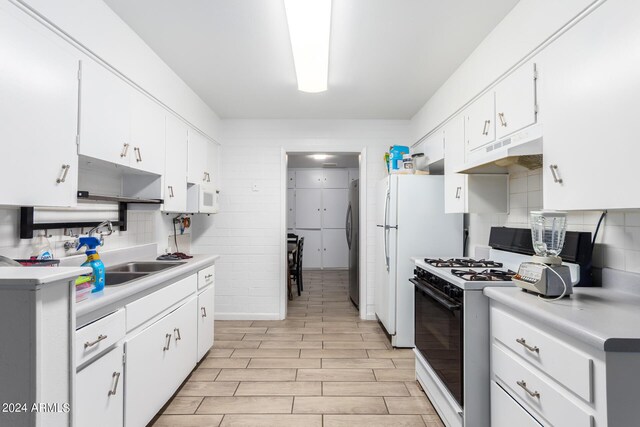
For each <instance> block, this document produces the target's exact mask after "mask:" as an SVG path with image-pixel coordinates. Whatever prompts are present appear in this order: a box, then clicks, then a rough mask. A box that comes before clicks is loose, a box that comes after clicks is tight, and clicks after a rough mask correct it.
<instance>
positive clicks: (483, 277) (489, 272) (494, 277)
mask: <svg viewBox="0 0 640 427" xmlns="http://www.w3.org/2000/svg"><path fill="white" fill-rule="evenodd" d="M451 274H453V275H454V276H457V277H460V278H462V279H464V280H467V281H469V282H508V281H510V280H511V278H512V277H513V276H515V274H516V272H515V271H512V270H496V269H493V268H492V269H486V270H482V271H474V270H459V269H455V268H454V269H453V270H451Z"/></svg>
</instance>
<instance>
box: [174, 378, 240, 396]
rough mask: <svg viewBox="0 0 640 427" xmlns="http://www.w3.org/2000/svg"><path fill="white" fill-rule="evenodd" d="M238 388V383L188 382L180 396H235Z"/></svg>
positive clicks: (181, 390) (179, 393)
mask: <svg viewBox="0 0 640 427" xmlns="http://www.w3.org/2000/svg"><path fill="white" fill-rule="evenodd" d="M237 388H238V383H237V382H211V381H188V382H186V383H185V384H184V386H182V388H181V389H180V391H179V392H178V396H191V397H197V396H233V394H234V393H235V391H236V389H237Z"/></svg>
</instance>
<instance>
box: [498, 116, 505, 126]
mask: <svg viewBox="0 0 640 427" xmlns="http://www.w3.org/2000/svg"><path fill="white" fill-rule="evenodd" d="M498 118H499V119H500V126H502V127H505V128H506V127H507V121H506V120H505V119H504V113H498Z"/></svg>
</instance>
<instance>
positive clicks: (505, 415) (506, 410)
mask: <svg viewBox="0 0 640 427" xmlns="http://www.w3.org/2000/svg"><path fill="white" fill-rule="evenodd" d="M491 426H492V427H512V426H519V427H540V426H541V424H540V423H538V422H537V421H536V420H535V418H533V417H532V416H531V414H529V413H528V412H527V411H525V410H524V408H523V407H522V406H520V404H518V402H516V401H515V400H514V399H513V398H512V397H511V396H509V394H507V392H506V391H504V390H503V389H502V387H500V386H499V385H497V384H496V383H495V382H494V381H491Z"/></svg>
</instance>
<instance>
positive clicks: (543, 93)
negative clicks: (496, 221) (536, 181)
mask: <svg viewBox="0 0 640 427" xmlns="http://www.w3.org/2000/svg"><path fill="white" fill-rule="evenodd" d="M539 56H540V59H537V60H536V62H538V67H539V71H540V77H539V79H538V83H539V98H540V104H541V109H540V114H541V117H540V120H541V122H542V123H543V126H544V143H543V162H544V166H543V186H544V187H543V188H544V191H543V197H544V207H545V209H563V210H564V209H566V210H572V209H614V208H617V209H626V208H640V192H638V191H635V189H634V184H635V183H636V182H637V181H638V172H637V171H638V159H639V158H640V144H638V143H637V140H638V135H640V121H639V120H638V112H639V111H640V79H639V78H638V76H639V75H640V2H638V1H635V0H617V1H607V2H605V3H603V4H602V5H601V6H600V7H599V8H598V9H596V10H595V11H594V12H592V13H591V14H590V15H588V16H587V17H585V18H584V19H583V20H582V21H580V22H579V23H577V24H576V25H575V26H574V27H573V28H571V29H570V30H569V31H568V32H567V33H565V34H563V35H562V36H561V37H560V38H559V39H557V40H556V41H554V42H553V43H552V44H551V45H550V46H549V47H547V48H546V49H545V50H544V51H543V52H542V53H541V54H540V55H539Z"/></svg>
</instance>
